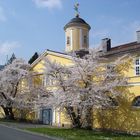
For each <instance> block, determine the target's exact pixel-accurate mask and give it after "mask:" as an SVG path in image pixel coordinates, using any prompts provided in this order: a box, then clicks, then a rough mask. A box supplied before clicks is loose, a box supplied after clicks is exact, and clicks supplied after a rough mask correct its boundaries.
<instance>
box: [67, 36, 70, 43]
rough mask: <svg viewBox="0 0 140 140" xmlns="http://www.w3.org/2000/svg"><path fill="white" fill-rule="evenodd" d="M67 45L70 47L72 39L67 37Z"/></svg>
mask: <svg viewBox="0 0 140 140" xmlns="http://www.w3.org/2000/svg"><path fill="white" fill-rule="evenodd" d="M67 45H70V37H69V36H67Z"/></svg>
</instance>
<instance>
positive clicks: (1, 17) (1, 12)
mask: <svg viewBox="0 0 140 140" xmlns="http://www.w3.org/2000/svg"><path fill="white" fill-rule="evenodd" d="M6 20H7V18H6V15H5V12H4V10H3V8H2V7H0V21H3V22H4V21H6Z"/></svg>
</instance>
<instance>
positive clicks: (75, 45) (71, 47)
mask: <svg viewBox="0 0 140 140" xmlns="http://www.w3.org/2000/svg"><path fill="white" fill-rule="evenodd" d="M78 6H79V4H76V5H75V7H74V9H75V11H76V16H75V18H73V19H71V20H70V22H68V23H67V24H66V25H65V26H64V31H65V51H66V52H73V51H79V50H84V49H88V48H89V30H90V28H91V27H90V25H89V24H88V23H86V22H85V20H83V19H82V18H80V16H79V11H78Z"/></svg>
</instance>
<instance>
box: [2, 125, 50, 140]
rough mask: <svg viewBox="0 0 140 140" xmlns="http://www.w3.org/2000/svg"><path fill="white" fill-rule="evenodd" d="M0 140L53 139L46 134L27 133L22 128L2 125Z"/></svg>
mask: <svg viewBox="0 0 140 140" xmlns="http://www.w3.org/2000/svg"><path fill="white" fill-rule="evenodd" d="M0 140H52V139H51V138H47V137H45V136H39V135H36V134H32V133H27V132H24V131H22V130H18V129H15V128H10V127H7V126H4V125H0Z"/></svg>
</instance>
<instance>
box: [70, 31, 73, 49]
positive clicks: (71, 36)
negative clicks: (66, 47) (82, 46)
mask: <svg viewBox="0 0 140 140" xmlns="http://www.w3.org/2000/svg"><path fill="white" fill-rule="evenodd" d="M72 43H73V34H72V29H71V30H70V48H71V50H72V49H73V44H72ZM71 50H70V51H71Z"/></svg>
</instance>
